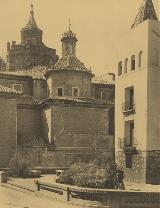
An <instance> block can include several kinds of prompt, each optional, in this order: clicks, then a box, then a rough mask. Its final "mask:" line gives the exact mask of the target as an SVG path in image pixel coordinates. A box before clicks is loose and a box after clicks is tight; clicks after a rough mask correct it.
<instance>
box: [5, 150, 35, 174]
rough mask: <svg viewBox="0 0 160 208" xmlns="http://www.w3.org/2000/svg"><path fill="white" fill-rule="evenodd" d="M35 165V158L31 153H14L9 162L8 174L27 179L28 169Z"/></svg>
mask: <svg viewBox="0 0 160 208" xmlns="http://www.w3.org/2000/svg"><path fill="white" fill-rule="evenodd" d="M34 164H35V156H34V154H32V152H29V151H28V150H27V151H21V152H16V153H15V154H14V155H13V157H12V159H11V160H10V162H9V170H10V171H9V174H10V175H11V176H17V177H27V174H28V169H29V168H31V167H33V166H34Z"/></svg>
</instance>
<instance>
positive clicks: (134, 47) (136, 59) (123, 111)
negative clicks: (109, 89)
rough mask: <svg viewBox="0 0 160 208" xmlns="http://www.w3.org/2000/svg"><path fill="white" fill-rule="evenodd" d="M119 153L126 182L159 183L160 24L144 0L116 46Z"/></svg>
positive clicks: (117, 155)
mask: <svg viewBox="0 0 160 208" xmlns="http://www.w3.org/2000/svg"><path fill="white" fill-rule="evenodd" d="M116 60H117V61H116V65H117V67H116V68H117V70H116V85H115V86H116V89H115V94H116V95H115V151H116V158H117V163H118V165H119V166H120V167H121V168H122V169H123V170H124V171H125V179H126V180H128V181H131V182H138V183H152V184H157V183H160V172H159V170H160V22H159V21H158V17H157V14H156V12H155V8H154V5H153V2H152V0H143V3H142V5H141V7H140V9H139V11H138V14H137V16H136V18H135V21H134V23H133V24H132V26H131V29H130V32H129V33H127V34H126V35H125V36H124V37H123V38H122V39H121V40H119V44H118V46H117V58H116Z"/></svg>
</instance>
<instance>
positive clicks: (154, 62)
mask: <svg viewBox="0 0 160 208" xmlns="http://www.w3.org/2000/svg"><path fill="white" fill-rule="evenodd" d="M152 65H153V66H158V65H159V51H158V49H157V48H154V49H153V53H152Z"/></svg>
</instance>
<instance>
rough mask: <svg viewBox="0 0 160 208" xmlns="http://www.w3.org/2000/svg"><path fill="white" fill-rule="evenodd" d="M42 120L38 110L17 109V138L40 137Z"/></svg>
mask: <svg viewBox="0 0 160 208" xmlns="http://www.w3.org/2000/svg"><path fill="white" fill-rule="evenodd" d="M41 129H42V118H41V112H40V111H39V110H38V109H31V108H18V112H17V131H18V137H20V136H23V135H39V136H41V133H42V131H41Z"/></svg>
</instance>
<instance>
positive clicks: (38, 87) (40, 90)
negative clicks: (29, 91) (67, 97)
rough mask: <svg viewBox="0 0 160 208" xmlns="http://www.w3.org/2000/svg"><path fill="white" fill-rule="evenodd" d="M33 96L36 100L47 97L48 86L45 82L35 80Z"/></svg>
mask: <svg viewBox="0 0 160 208" xmlns="http://www.w3.org/2000/svg"><path fill="white" fill-rule="evenodd" d="M33 96H34V97H35V98H36V99H45V98H46V97H47V84H46V81H45V80H40V79H35V80H34V81H33Z"/></svg>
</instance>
